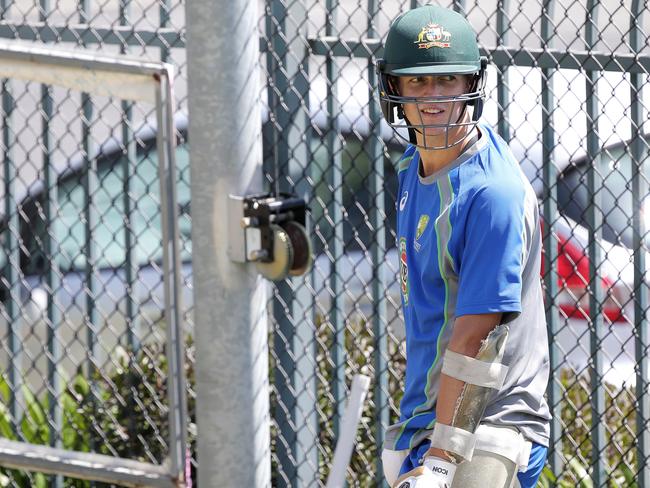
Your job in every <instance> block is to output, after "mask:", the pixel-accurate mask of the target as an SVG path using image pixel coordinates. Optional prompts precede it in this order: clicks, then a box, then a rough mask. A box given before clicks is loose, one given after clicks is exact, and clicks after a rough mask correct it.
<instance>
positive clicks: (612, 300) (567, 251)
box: [542, 236, 627, 323]
mask: <svg viewBox="0 0 650 488" xmlns="http://www.w3.org/2000/svg"><path fill="white" fill-rule="evenodd" d="M557 238H558V244H557V253H558V257H557V270H556V272H557V276H558V278H557V285H558V289H559V294H558V297H557V302H558V305H559V308H560V310H561V311H562V313H563V314H564V315H565V316H566V317H567V318H572V319H579V320H589V257H588V256H587V255H586V254H585V252H584V250H583V249H581V248H579V247H578V246H577V245H576V244H575V243H574V242H572V241H569V240H568V239H566V238H564V237H563V236H558V237H557ZM544 262H545V256H544V254H542V274H543V273H544ZM600 285H601V286H602V288H603V294H604V295H605V297H606V298H605V303H604V305H603V315H604V317H605V319H606V320H607V321H608V322H610V323H613V322H627V318H626V317H625V312H624V310H623V307H622V305H621V300H620V297H619V296H618V293H617V291H616V286H615V281H614V280H612V279H611V278H609V277H607V276H605V277H602V278H601V280H600Z"/></svg>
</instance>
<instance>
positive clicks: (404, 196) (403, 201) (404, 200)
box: [399, 191, 409, 212]
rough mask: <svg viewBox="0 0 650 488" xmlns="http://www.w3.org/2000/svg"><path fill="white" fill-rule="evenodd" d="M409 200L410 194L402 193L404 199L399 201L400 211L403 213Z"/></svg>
mask: <svg viewBox="0 0 650 488" xmlns="http://www.w3.org/2000/svg"><path fill="white" fill-rule="evenodd" d="M408 199H409V192H408V191H405V192H404V193H402V198H401V199H400V201H399V211H400V212H401V211H402V210H404V207H406V201H407V200H408Z"/></svg>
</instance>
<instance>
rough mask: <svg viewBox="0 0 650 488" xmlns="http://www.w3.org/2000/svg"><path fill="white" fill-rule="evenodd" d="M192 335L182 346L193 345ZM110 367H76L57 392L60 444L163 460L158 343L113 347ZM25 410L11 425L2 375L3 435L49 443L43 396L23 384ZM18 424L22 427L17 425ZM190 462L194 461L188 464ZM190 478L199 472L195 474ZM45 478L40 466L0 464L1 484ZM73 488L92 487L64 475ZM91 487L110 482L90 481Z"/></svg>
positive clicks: (162, 365)
mask: <svg viewBox="0 0 650 488" xmlns="http://www.w3.org/2000/svg"><path fill="white" fill-rule="evenodd" d="M193 349H194V347H193V343H192V339H191V338H188V339H187V344H186V351H187V353H188V354H192V352H193ZM115 356H116V357H114V358H113V359H114V360H115V362H114V364H115V367H114V368H113V370H112V371H110V372H99V371H96V372H94V373H93V375H92V379H91V380H88V379H87V378H86V377H85V376H84V375H83V374H82V373H81V372H79V373H78V374H77V375H76V376H75V378H74V379H73V381H72V382H70V383H68V386H67V388H66V390H65V391H64V392H63V393H62V395H61V397H60V400H61V408H62V417H63V426H62V433H61V442H62V447H63V448H64V449H67V450H73V451H81V452H91V451H92V452H97V453H100V454H107V455H111V456H119V457H123V458H127V459H133V460H138V461H143V462H150V463H155V464H161V463H162V462H163V461H164V458H165V456H166V455H167V439H168V431H169V419H168V416H167V415H168V408H167V381H166V379H167V356H166V354H165V349H164V346H163V345H161V344H157V343H152V344H147V345H144V346H142V348H141V349H140V350H138V351H137V353H132V352H131V353H129V352H127V351H125V350H119V349H118V350H117V351H116V354H115ZM185 372H186V375H187V376H186V377H187V384H188V391H192V392H193V391H194V362H193V361H189V360H186V361H185ZM21 393H22V396H23V399H24V406H25V411H24V414H23V416H22V418H21V419H20V422H19V423H18V424H16V423H15V422H14V420H13V419H12V418H11V415H10V413H9V411H8V410H7V408H6V406H5V405H7V404H8V403H9V399H10V394H11V391H10V388H9V385H8V383H7V381H6V378H4V377H1V376H0V397H1V399H2V403H1V404H0V436H2V437H5V438H7V439H12V440H21V441H25V442H29V443H33V444H40V445H49V443H50V428H49V423H48V420H47V414H46V412H48V409H49V400H48V396H47V395H44V396H43V397H42V398H40V399H37V398H36V397H35V396H34V395H33V393H32V392H31V391H29V389H28V388H27V387H25V386H23V388H22V391H21ZM188 411H189V413H190V429H189V431H190V436H189V439H188V442H189V443H190V449H191V453H192V459H196V427H195V416H194V412H195V409H194V397H193V396H192V395H188ZM14 425H19V426H20V429H19V430H17V429H14V427H13V426H14ZM194 469H195V467H194V468H193V470H194ZM193 478H194V479H196V476H195V474H194V473H193ZM48 480H49V478H48V477H47V476H45V475H43V474H41V473H37V474H30V473H25V472H23V471H18V470H8V469H2V470H0V487H4V486H13V487H19V488H31V487H36V488H41V487H42V488H45V487H47V486H49V481H48ZM64 484H65V486H66V487H70V488H87V487H90V482H89V481H83V480H78V479H70V478H65V479H64ZM94 486H97V487H101V486H109V485H107V484H103V483H95V484H94Z"/></svg>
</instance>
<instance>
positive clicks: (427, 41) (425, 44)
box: [415, 23, 451, 49]
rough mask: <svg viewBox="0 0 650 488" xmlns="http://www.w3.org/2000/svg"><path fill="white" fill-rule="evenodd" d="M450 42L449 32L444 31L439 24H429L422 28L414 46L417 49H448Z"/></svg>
mask: <svg viewBox="0 0 650 488" xmlns="http://www.w3.org/2000/svg"><path fill="white" fill-rule="evenodd" d="M450 41H451V32H449V31H446V30H445V28H444V27H443V26H441V25H440V24H432V23H429V24H427V25H425V26H424V27H422V30H421V31H420V33H419V34H418V39H417V41H415V44H417V45H418V48H419V49H429V48H430V47H449V46H451V42H450Z"/></svg>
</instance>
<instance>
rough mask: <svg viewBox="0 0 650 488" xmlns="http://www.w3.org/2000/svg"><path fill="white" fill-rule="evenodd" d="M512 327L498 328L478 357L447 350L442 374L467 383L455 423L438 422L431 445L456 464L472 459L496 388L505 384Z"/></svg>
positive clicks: (482, 345) (453, 418)
mask: <svg viewBox="0 0 650 488" xmlns="http://www.w3.org/2000/svg"><path fill="white" fill-rule="evenodd" d="M507 339H508V326H507V325H505V324H501V325H498V326H497V327H495V328H494V329H493V330H492V331H491V332H490V333H489V334H488V336H487V337H486V339H485V340H484V341H483V342H482V343H481V348H480V349H479V351H478V354H477V355H476V357H475V358H471V357H468V356H464V355H462V354H458V353H455V352H453V351H450V350H447V351H446V353H445V357H444V359H443V362H442V373H444V374H446V375H447V376H450V377H452V378H455V379H457V380H459V381H463V382H464V383H465V385H464V386H463V389H462V391H461V393H460V396H459V397H458V400H457V402H456V408H455V409H454V415H453V417H452V421H451V425H445V424H441V423H438V422H436V424H435V427H434V429H433V434H432V435H431V447H435V448H438V449H442V450H443V451H445V452H446V453H447V454H448V455H449V457H450V458H451V459H452V460H453V461H454V462H455V463H461V462H463V461H471V460H472V454H473V452H474V446H475V444H476V438H475V435H474V432H475V431H476V428H477V427H478V425H479V423H480V421H481V418H482V417H483V414H484V413H485V408H486V407H487V404H488V401H489V399H490V396H491V395H492V393H493V390H499V389H501V387H502V386H503V382H504V380H505V376H506V373H507V371H508V368H507V367H506V366H504V365H503V364H502V361H503V355H504V353H505V349H506V340H507Z"/></svg>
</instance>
